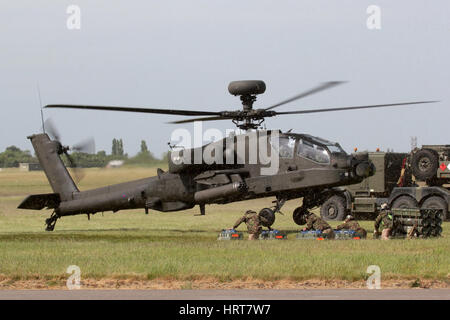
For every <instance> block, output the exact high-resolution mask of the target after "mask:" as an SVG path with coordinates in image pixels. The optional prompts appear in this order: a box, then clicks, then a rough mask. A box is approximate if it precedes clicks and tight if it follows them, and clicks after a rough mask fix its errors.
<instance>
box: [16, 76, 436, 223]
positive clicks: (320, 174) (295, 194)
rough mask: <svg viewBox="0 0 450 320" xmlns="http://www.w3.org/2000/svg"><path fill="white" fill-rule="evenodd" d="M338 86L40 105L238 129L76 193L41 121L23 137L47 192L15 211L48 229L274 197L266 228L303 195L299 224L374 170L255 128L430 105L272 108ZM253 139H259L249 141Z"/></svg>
mask: <svg viewBox="0 0 450 320" xmlns="http://www.w3.org/2000/svg"><path fill="white" fill-rule="evenodd" d="M341 83H342V82H336V81H335V82H326V83H323V84H320V85H318V86H316V87H314V88H312V89H310V90H307V91H305V92H302V93H300V94H298V95H296V96H294V97H291V98H289V99H287V100H284V101H281V102H279V103H277V104H274V105H272V106H269V107H266V108H261V109H253V104H254V102H255V101H256V96H257V95H258V94H262V93H264V92H265V89H266V85H265V83H264V82H263V81H259V80H246V81H233V82H231V83H230V84H229V86H228V91H229V92H230V93H231V94H232V95H235V96H239V97H240V100H241V101H242V110H236V111H220V112H216V111H192V110H174V109H153V108H152V109H149V108H131V107H113V106H86V105H61V104H60V105H47V106H45V108H70V109H81V110H103V111H122V112H140V113H157V114H167V115H182V116H196V118H189V119H184V120H179V121H174V122H171V123H175V124H180V123H188V122H194V121H214V120H225V119H228V120H231V121H232V122H233V123H234V124H235V125H236V126H237V127H238V128H240V129H243V130H244V131H245V133H244V134H238V135H231V136H230V137H227V138H224V139H222V140H219V141H215V142H211V143H209V144H206V145H204V146H202V147H199V148H192V149H184V150H172V151H171V152H169V170H168V172H164V171H163V170H162V169H158V171H157V176H154V177H149V178H144V179H140V180H135V181H130V182H126V183H120V184H116V185H110V186H106V187H102V188H97V189H93V190H87V191H80V190H79V189H78V188H77V186H76V184H75V182H74V180H73V179H72V177H71V175H70V174H69V172H68V170H67V168H66V167H65V165H64V163H63V161H62V160H61V157H60V156H61V155H62V154H66V155H67V156H68V159H69V163H70V164H73V163H72V160H71V158H70V156H69V154H68V150H69V149H70V148H69V147H65V146H63V145H62V144H61V142H60V141H59V140H60V139H59V135H58V134H56V133H55V130H54V129H53V128H52V126H50V125H49V126H48V130H47V132H48V133H49V134H50V136H52V137H53V139H50V137H49V135H48V134H47V133H45V126H44V133H40V134H35V135H31V136H29V137H28V138H29V139H30V140H31V143H32V145H33V148H34V150H35V152H36V156H37V158H38V160H39V162H40V164H41V166H42V168H43V170H44V172H45V174H46V176H47V178H48V180H49V183H50V185H51V187H52V189H53V193H50V194H35V195H30V196H28V197H27V198H25V199H24V200H23V201H22V203H21V204H20V205H19V208H21V209H31V210H41V209H43V208H48V209H53V213H52V214H51V216H50V218H48V219H46V225H47V227H46V230H47V231H52V230H53V229H54V227H55V223H56V221H57V219H59V218H60V217H63V216H69V215H78V214H87V215H88V217H89V215H90V214H95V213H97V212H104V211H113V212H117V211H119V210H125V209H137V208H143V209H145V213H148V210H149V209H153V210H158V211H163V212H167V211H178V210H185V209H190V208H193V207H194V206H196V205H199V207H200V213H201V214H202V215H203V214H205V205H206V204H213V203H218V204H226V203H231V202H235V201H243V200H248V199H255V198H263V197H275V198H276V201H274V207H272V208H264V209H262V210H261V211H260V215H262V216H264V217H265V218H266V219H265V220H266V224H268V225H267V226H270V225H271V224H273V222H274V221H275V213H276V212H280V209H281V207H282V206H283V204H284V203H285V202H286V201H287V200H290V199H295V198H303V202H302V205H301V206H300V207H298V208H297V209H295V210H294V213H293V219H294V222H296V223H297V224H302V221H301V220H302V219H301V216H302V214H303V213H305V212H306V211H307V210H309V209H311V208H314V207H316V206H319V205H321V203H322V202H323V201H324V200H325V199H326V198H327V190H329V188H332V187H337V186H343V185H349V184H354V183H359V182H361V181H362V180H363V179H364V178H366V177H369V176H371V175H373V174H374V172H375V167H374V165H373V164H372V163H371V162H370V161H369V159H368V154H367V152H366V153H364V152H359V153H353V154H351V155H349V154H347V153H346V152H345V151H344V150H343V149H342V147H341V146H340V145H339V143H335V142H330V141H328V140H325V139H322V138H318V137H314V136H311V135H308V134H298V133H293V132H290V131H289V132H284V133H283V132H281V131H279V130H261V129H260V127H261V124H262V122H264V119H265V118H268V117H274V116H278V115H294V114H306V113H318V112H330V111H341V110H355V109H368V108H381V107H391V106H404V105H412V104H421V103H430V102H435V101H420V102H406V103H393V104H379V105H365V106H353V107H341V108H325V109H308V110H301V111H286V112H277V111H274V110H273V109H274V108H277V107H279V106H282V105H284V104H287V103H289V102H293V101H295V100H298V99H301V98H303V97H306V96H309V95H312V94H314V93H317V92H320V91H323V90H326V89H329V88H331V87H335V86H337V85H339V84H341ZM199 116H201V117H199ZM255 136H256V137H257V139H258V140H252V138H254V137H255ZM224 140H226V141H224ZM230 141H231V142H232V143H230ZM239 141H244V143H243V147H241V149H239V148H240V147H239ZM252 141H253V142H254V141H259V142H261V141H263V143H262V144H261V143H259V144H260V145H261V146H262V147H265V148H266V150H268V153H270V156H271V159H275V160H276V161H275V162H276V163H277V167H276V170H275V172H272V173H271V174H262V172H263V170H264V169H268V167H269V166H270V164H268V162H267V161H262V160H263V159H262V157H261V156H260V154H258V155H257V156H256V161H253V162H251V161H248V158H249V157H251V150H252V148H253V145H252ZM265 144H267V145H265ZM72 149H73V148H72ZM76 149H77V150H82V149H83V148H82V147H80V146H78V147H77V148H76ZM208 149H209V150H211V149H212V150H213V151H212V152H211V156H212V157H213V159H214V161H212V162H211V161H209V160H208V159H203V157H202V158H201V159H200V161H196V162H194V163H192V161H180V159H182V160H183V159H184V160H185V159H187V158H188V157H187V156H188V155H189V156H191V155H193V156H194V157H195V154H196V153H200V155H201V154H205V151H206V150H208ZM190 159H192V158H190ZM254 159H255V158H254ZM222 160H223V161H222ZM225 160H226V161H225ZM230 160H231V161H230Z"/></svg>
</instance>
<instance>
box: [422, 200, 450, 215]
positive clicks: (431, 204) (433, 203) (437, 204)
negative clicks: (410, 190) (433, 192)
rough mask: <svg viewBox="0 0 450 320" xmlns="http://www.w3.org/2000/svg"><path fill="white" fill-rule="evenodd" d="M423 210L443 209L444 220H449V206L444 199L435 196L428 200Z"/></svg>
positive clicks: (424, 203) (423, 205)
mask: <svg viewBox="0 0 450 320" xmlns="http://www.w3.org/2000/svg"><path fill="white" fill-rule="evenodd" d="M421 208H428V209H442V212H443V214H444V215H443V217H442V220H446V219H447V218H448V209H447V208H448V206H447V202H445V200H444V199H442V198H441V197H437V196H433V197H429V198H428V199H426V200H425V201H424V202H423V204H422V206H421Z"/></svg>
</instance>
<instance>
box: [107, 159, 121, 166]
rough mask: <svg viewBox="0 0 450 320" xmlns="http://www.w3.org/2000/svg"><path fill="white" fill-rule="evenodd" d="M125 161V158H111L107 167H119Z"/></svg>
mask: <svg viewBox="0 0 450 320" xmlns="http://www.w3.org/2000/svg"><path fill="white" fill-rule="evenodd" d="M123 163H124V161H123V160H111V161H110V162H108V164H107V165H106V167H107V168H119V167H121V166H122V165H123Z"/></svg>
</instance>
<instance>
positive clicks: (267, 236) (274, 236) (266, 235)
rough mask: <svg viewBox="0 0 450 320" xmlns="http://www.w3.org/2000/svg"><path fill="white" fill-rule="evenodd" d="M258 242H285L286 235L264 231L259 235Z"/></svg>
mask: <svg viewBox="0 0 450 320" xmlns="http://www.w3.org/2000/svg"><path fill="white" fill-rule="evenodd" d="M259 239H260V240H286V239H287V238H286V234H285V233H283V232H280V231H278V230H264V231H262V232H261V234H260V235H259Z"/></svg>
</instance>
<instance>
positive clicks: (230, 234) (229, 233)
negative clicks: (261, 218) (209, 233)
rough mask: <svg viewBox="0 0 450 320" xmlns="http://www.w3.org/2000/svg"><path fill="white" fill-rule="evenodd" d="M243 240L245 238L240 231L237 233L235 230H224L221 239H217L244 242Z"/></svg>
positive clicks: (220, 235)
mask: <svg viewBox="0 0 450 320" xmlns="http://www.w3.org/2000/svg"><path fill="white" fill-rule="evenodd" d="M243 238H244V236H243V234H242V232H240V231H236V230H234V229H231V230H225V229H224V230H222V231H221V232H220V233H219V237H218V238H217V240H242V239H243Z"/></svg>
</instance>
